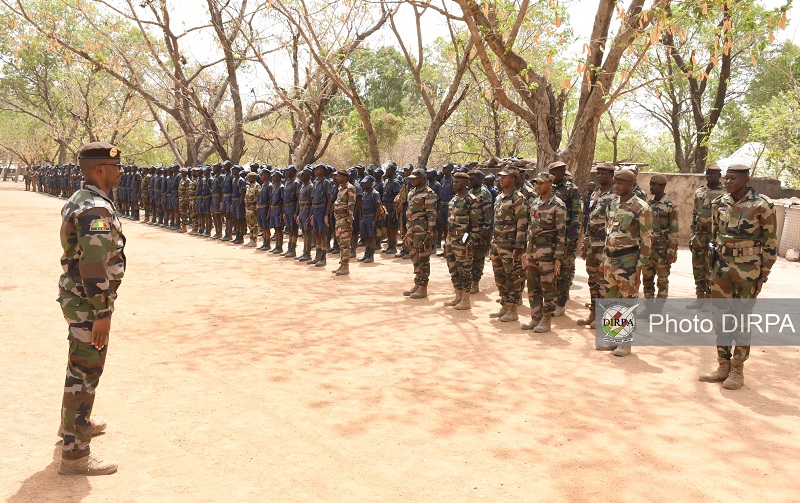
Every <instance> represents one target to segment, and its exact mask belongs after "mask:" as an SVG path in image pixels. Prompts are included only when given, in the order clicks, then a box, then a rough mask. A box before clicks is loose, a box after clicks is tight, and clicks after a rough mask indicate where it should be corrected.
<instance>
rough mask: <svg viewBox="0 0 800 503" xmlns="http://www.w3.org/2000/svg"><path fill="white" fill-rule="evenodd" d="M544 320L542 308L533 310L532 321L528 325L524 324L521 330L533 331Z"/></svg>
mask: <svg viewBox="0 0 800 503" xmlns="http://www.w3.org/2000/svg"><path fill="white" fill-rule="evenodd" d="M541 319H542V308H541V307H537V308H536V309H534V308H531V321H529V322H527V323H522V324H521V325H520V326H519V328H521V329H522V330H533V329H534V328H535V327H536V325H538V324H539V321H541Z"/></svg>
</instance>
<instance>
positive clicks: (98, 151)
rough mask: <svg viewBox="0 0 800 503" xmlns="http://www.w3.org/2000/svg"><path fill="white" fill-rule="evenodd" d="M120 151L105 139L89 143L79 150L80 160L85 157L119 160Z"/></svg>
mask: <svg viewBox="0 0 800 503" xmlns="http://www.w3.org/2000/svg"><path fill="white" fill-rule="evenodd" d="M120 153H121V152H120V151H119V149H118V148H117V147H115V146H114V145H112V144H110V143H106V142H104V141H96V142H93V143H87V144H86V145H84V146H82V147H81V148H80V150H79V151H78V161H82V160H84V159H114V160H117V161H118V160H119V156H120Z"/></svg>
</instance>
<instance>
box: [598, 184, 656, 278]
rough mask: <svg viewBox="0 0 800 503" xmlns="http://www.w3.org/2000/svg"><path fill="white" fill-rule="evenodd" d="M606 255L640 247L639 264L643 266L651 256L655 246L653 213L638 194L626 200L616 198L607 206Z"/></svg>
mask: <svg viewBox="0 0 800 503" xmlns="http://www.w3.org/2000/svg"><path fill="white" fill-rule="evenodd" d="M606 221H607V222H608V223H607V225H606V255H608V252H609V251H610V252H616V251H621V250H626V249H630V248H638V249H639V262H638V266H637V267H639V268H641V267H642V266H644V264H646V263H647V260H648V259H649V258H650V251H651V250H652V247H653V213H652V212H651V211H650V206H648V205H647V203H646V202H644V201H643V200H642V199H640V198H639V197H638V196H636V195H633V196H631V198H630V199H628V200H627V201H626V202H624V203H623V202H622V201H620V198H619V197H616V198H614V200H613V201H611V204H609V205H608V206H607V207H606Z"/></svg>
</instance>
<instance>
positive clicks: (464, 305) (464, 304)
mask: <svg viewBox="0 0 800 503" xmlns="http://www.w3.org/2000/svg"><path fill="white" fill-rule="evenodd" d="M469 292H470V291H469V290H462V291H461V302H459V303H458V304H456V305H455V306H454V307H453V309H458V310H459V311H466V310H467V309H472V304H470V302H469Z"/></svg>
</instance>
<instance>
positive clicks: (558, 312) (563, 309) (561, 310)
mask: <svg viewBox="0 0 800 503" xmlns="http://www.w3.org/2000/svg"><path fill="white" fill-rule="evenodd" d="M565 312H567V308H566V307H565V306H556V310H555V311H553V318H558V317H559V316H564V313H565Z"/></svg>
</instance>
